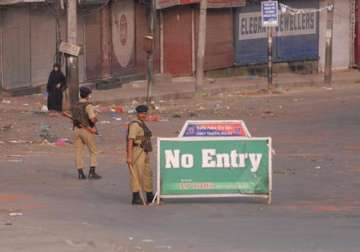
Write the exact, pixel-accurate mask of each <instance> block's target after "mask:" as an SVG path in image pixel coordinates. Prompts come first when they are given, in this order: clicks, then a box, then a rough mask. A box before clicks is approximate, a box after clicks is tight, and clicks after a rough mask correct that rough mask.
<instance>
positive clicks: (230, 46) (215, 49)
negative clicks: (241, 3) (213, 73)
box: [205, 8, 234, 70]
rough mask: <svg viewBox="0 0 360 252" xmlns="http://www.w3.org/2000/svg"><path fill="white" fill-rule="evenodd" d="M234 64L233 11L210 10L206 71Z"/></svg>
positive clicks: (207, 31) (207, 28)
mask: <svg viewBox="0 0 360 252" xmlns="http://www.w3.org/2000/svg"><path fill="white" fill-rule="evenodd" d="M233 64H234V36H233V11H232V9H231V8H226V9H209V10H208V13H207V27H206V49H205V70H215V69H221V68H227V67H231V66H233Z"/></svg>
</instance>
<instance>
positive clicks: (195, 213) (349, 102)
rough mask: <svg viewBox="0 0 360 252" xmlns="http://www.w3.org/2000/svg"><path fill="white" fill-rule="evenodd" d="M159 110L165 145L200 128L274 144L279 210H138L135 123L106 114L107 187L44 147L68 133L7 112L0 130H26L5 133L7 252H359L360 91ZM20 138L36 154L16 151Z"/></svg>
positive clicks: (2, 198) (238, 204)
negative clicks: (47, 132) (41, 139)
mask: <svg viewBox="0 0 360 252" xmlns="http://www.w3.org/2000/svg"><path fill="white" fill-rule="evenodd" d="M13 102H16V98H14V100H13ZM30 102H31V101H30ZM9 106H10V105H9ZM159 106H160V107H161V112H159V114H160V116H161V118H162V120H161V121H159V122H152V123H150V127H151V128H152V129H153V131H154V134H155V135H156V136H164V137H169V136H176V134H177V131H178V130H179V129H180V128H181V127H182V125H183V124H184V122H185V121H186V120H187V119H189V118H191V119H199V120H200V119H243V120H245V122H246V123H247V126H248V128H249V130H250V132H251V133H252V135H253V136H258V137H268V136H270V137H272V139H273V145H274V148H275V151H276V155H275V156H274V157H273V169H274V171H273V175H274V181H273V186H274V188H273V189H274V190H273V202H272V204H271V205H267V204H266V202H264V201H262V200H251V199H216V200H215V199H209V200H207V199H202V200H167V201H165V202H163V203H162V204H161V205H160V206H150V207H142V206H132V205H130V200H131V198H130V196H131V195H130V190H129V182H128V170H127V168H126V165H125V162H124V156H123V155H124V143H125V141H124V139H125V131H126V130H125V128H124V125H123V124H124V121H125V118H124V117H123V119H122V120H123V121H120V122H119V121H115V120H112V117H111V115H110V114H106V113H104V114H103V115H100V121H102V122H103V123H101V124H99V128H100V131H101V132H102V135H103V137H101V138H99V139H98V145H99V149H100V155H99V164H100V166H99V173H100V174H101V175H102V176H103V179H102V180H100V181H79V180H77V177H76V170H75V169H74V167H73V166H74V161H73V154H72V145H71V144H66V145H65V146H60V147H56V146H50V145H44V144H39V143H35V142H34V140H35V139H36V138H38V132H39V130H38V128H39V125H40V124H43V123H47V124H49V125H51V129H52V131H53V132H55V133H56V134H58V135H62V136H68V137H69V138H70V137H71V130H70V126H69V122H66V121H65V119H63V118H59V117H56V118H49V117H47V116H44V115H38V114H34V113H30V112H29V111H25V112H24V111H23V112H19V111H16V110H11V109H4V108H2V110H0V118H1V124H2V125H4V124H5V122H6V123H10V124H12V125H16V127H17V128H16V127H15V128H12V129H10V130H9V131H8V132H1V133H0V134H1V135H0V141H2V144H0V149H1V153H2V154H1V159H0V172H1V176H0V251H1V252H8V251H26V252H35V251H36V252H39V251H59V252H60V251H61V252H67V251H69V252H70V251H109V252H122V251H123V252H125V251H128V252H132V251H174V252H175V251H176V252H183V251H194V252H205V251H206V252H210V251H224V252H228V251H229V252H230V251H244V252H253V251H254V252H262V251H264V252H265V251H271V252H282V251H284V252H302V251H313V252H331V251H334V252H335V251H336V252H348V251H349V252H350V251H351V252H358V251H359V248H360V194H359V193H360V156H359V151H360V134H359V129H360V114H359V107H360V86H358V85H351V86H350V85H349V86H346V87H344V88H335V89H332V90H330V89H325V88H303V89H298V90H292V91H289V92H285V93H283V94H276V95H266V94H263V95H254V96H242V95H237V94H236V93H235V92H234V93H223V94H218V95H216V96H211V97H207V96H203V97H198V98H196V99H191V100H190V99H189V100H177V101H171V102H162V103H161V104H160V105H159ZM20 121H21V122H23V123H22V124H20V123H19V122H20ZM2 125H0V126H2ZM20 133H21V134H20ZM16 137H17V138H16ZM20 137H21V139H25V140H31V141H32V143H31V144H28V143H24V144H16V143H8V142H7V141H8V140H9V139H20ZM154 155H155V154H154ZM154 155H153V156H152V167H153V169H154V170H155V165H156V164H155V156H154ZM10 215H15V216H10Z"/></svg>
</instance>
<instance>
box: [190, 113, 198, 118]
mask: <svg viewBox="0 0 360 252" xmlns="http://www.w3.org/2000/svg"><path fill="white" fill-rule="evenodd" d="M197 116H198V115H197V114H196V113H194V112H190V113H189V117H197Z"/></svg>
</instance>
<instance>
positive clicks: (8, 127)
mask: <svg viewBox="0 0 360 252" xmlns="http://www.w3.org/2000/svg"><path fill="white" fill-rule="evenodd" d="M12 128H13V126H12V125H11V124H7V125H4V126H2V127H1V128H0V132H5V131H8V130H10V129H12Z"/></svg>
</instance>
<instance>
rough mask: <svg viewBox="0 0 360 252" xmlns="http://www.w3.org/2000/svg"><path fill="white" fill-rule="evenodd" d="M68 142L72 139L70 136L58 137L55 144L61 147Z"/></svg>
mask: <svg viewBox="0 0 360 252" xmlns="http://www.w3.org/2000/svg"><path fill="white" fill-rule="evenodd" d="M66 143H70V140H69V139H68V138H58V139H57V140H56V141H55V145H56V146H59V147H63V146H65V144H66Z"/></svg>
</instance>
